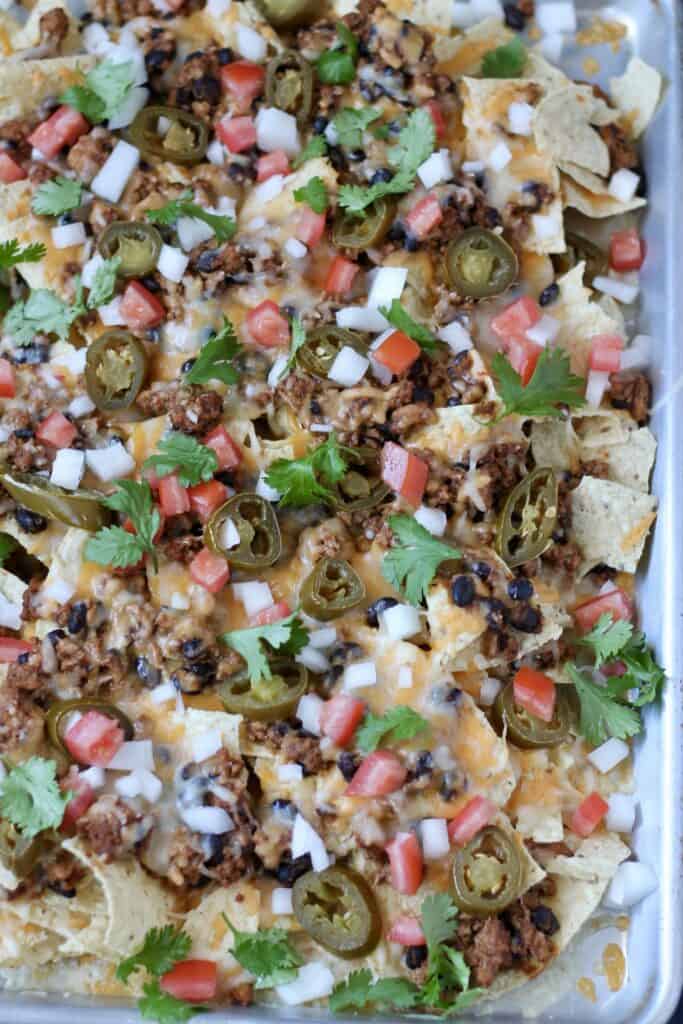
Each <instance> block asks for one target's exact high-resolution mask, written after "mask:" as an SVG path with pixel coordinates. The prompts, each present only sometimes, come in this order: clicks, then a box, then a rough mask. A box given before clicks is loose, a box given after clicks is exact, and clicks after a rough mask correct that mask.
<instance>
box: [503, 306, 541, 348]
mask: <svg viewBox="0 0 683 1024" xmlns="http://www.w3.org/2000/svg"><path fill="white" fill-rule="evenodd" d="M540 319H541V309H540V306H539V305H538V303H537V302H536V301H535V300H534V299H532V298H531V296H530V295H523V296H522V298H521V299H517V300H516V301H515V302H513V303H512V304H511V305H509V306H506V307H505V309H504V310H503V311H502V312H500V313H498V315H497V316H494V317H493V319H492V320H491V330H492V331H493V333H494V334H495V335H497V337H499V338H500V339H501V340H502V341H509V340H510V339H511V338H521V339H524V336H525V334H526V332H527V331H528V330H529V328H530V327H533V326H534V324H537V323H538V321H539V320H540Z"/></svg>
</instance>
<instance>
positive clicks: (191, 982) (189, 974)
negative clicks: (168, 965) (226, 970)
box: [159, 960, 218, 1003]
mask: <svg viewBox="0 0 683 1024" xmlns="http://www.w3.org/2000/svg"><path fill="white" fill-rule="evenodd" d="M159 984H160V985H161V988H162V989H163V990H164V992H168V993H169V994H170V995H172V996H175V998H176V999H184V1000H185V1002H187V1003H202V1002H204V1000H205V999H213V998H214V997H215V995H216V988H217V986H218V971H217V968H216V964H215V963H214V961H213V960H181V961H180V963H179V964H176V965H175V967H173V968H172V969H171V970H170V971H168V972H167V973H166V974H163V975H162V976H161V981H160V983H159Z"/></svg>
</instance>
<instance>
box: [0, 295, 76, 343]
mask: <svg viewBox="0 0 683 1024" xmlns="http://www.w3.org/2000/svg"><path fill="white" fill-rule="evenodd" d="M84 312H85V306H84V303H83V298H82V295H80V294H79V296H78V297H77V299H76V302H74V303H67V302H64V301H63V300H62V299H60V297H59V295H57V293H56V292H53V291H50V289H49V288H36V289H35V291H32V292H31V293H30V294H29V296H28V298H27V299H20V300H19V301H18V302H15V303H14V305H13V306H12V307H11V309H9V310H8V312H7V315H6V316H5V323H4V330H5V332H6V333H7V334H10V335H11V336H12V337H13V338H14V341H15V343H16V344H17V345H30V344H31V342H32V341H33V339H34V337H35V335H36V334H38V333H43V334H56V335H57V337H58V338H59V339H60V341H66V339H67V338H68V337H69V331H70V330H71V326H72V324H73V323H74V322H75V321H76V320H77V319H78V317H79V316H82V315H83V313H84Z"/></svg>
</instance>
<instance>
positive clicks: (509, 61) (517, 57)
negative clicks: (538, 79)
mask: <svg viewBox="0 0 683 1024" xmlns="http://www.w3.org/2000/svg"><path fill="white" fill-rule="evenodd" d="M526 57H527V54H526V48H525V46H524V43H523V42H522V40H521V39H520V38H519V36H515V37H514V39H511V40H510V42H509V43H505V45H504V46H497V47H496V48H495V50H489V51H488V53H485V54H484V57H483V60H482V62H481V71H482V74H483V76H484V78H519V76H520V75H521V73H522V71H523V70H524V65H525V64H526Z"/></svg>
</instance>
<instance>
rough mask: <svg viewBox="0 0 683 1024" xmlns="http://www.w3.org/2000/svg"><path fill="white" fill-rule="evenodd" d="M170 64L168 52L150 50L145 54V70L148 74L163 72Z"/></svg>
mask: <svg viewBox="0 0 683 1024" xmlns="http://www.w3.org/2000/svg"><path fill="white" fill-rule="evenodd" d="M168 63H169V54H168V52H167V51H166V50H150V51H149V53H146V54H145V68H146V69H147V72H148V73H151V74H153V73H154V72H155V71H163V70H164V68H165V67H166V65H167V64H168Z"/></svg>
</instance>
